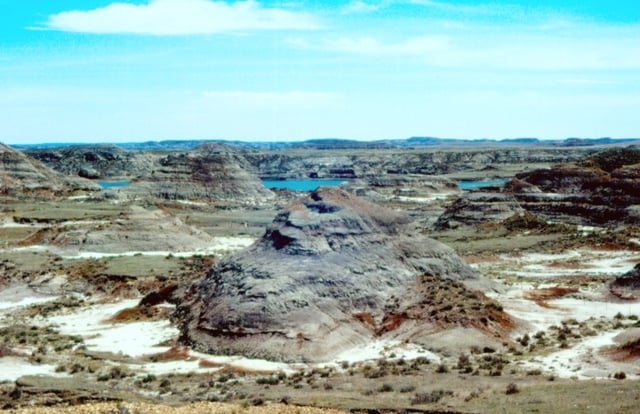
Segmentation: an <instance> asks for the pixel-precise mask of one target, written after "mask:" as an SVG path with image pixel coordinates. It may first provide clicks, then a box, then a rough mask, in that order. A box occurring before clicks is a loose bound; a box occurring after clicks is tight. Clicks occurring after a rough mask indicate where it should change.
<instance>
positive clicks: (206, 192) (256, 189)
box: [126, 144, 274, 204]
mask: <svg viewBox="0 0 640 414" xmlns="http://www.w3.org/2000/svg"><path fill="white" fill-rule="evenodd" d="M126 191H127V192H129V193H134V194H145V195H151V196H153V197H158V198H161V199H164V200H204V201H209V202H212V201H213V202H225V203H231V204H259V203H261V202H264V201H267V200H271V199H272V198H273V197H274V194H273V193H272V192H271V191H270V190H268V189H267V188H265V187H264V186H263V185H262V182H261V181H260V180H259V179H258V177H257V176H256V175H255V174H254V173H253V169H252V167H251V165H249V164H248V163H247V161H246V160H245V159H244V158H243V157H242V156H241V155H239V154H238V153H237V152H235V151H234V150H233V149H231V148H229V147H226V146H223V145H215V144H212V145H207V146H204V147H201V148H198V149H196V150H193V151H190V152H185V153H177V154H168V155H165V156H163V157H161V158H160V159H159V160H158V161H157V163H156V164H155V165H154V168H153V169H152V170H150V171H147V172H146V173H145V175H143V176H140V177H137V178H136V179H134V180H133V181H132V183H131V186H130V187H129V188H127V189H126Z"/></svg>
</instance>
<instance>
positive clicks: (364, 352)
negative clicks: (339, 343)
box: [333, 340, 440, 364]
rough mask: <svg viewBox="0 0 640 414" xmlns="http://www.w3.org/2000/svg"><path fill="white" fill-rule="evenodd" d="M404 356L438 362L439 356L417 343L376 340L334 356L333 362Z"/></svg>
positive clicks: (408, 358)
mask: <svg viewBox="0 0 640 414" xmlns="http://www.w3.org/2000/svg"><path fill="white" fill-rule="evenodd" d="M391 357H393V358H404V359H407V360H411V359H416V358H419V357H425V358H427V359H429V360H430V361H435V362H439V361H440V357H439V356H438V355H436V354H434V353H433V352H429V351H427V350H425V349H423V348H422V347H421V346H419V345H415V344H409V343H405V342H401V341H384V340H377V341H372V342H371V343H369V344H367V345H365V346H359V347H355V348H353V349H349V350H348V351H345V352H342V353H340V354H339V355H338V356H336V357H335V358H334V361H333V362H334V363H336V364H339V363H340V362H343V361H346V362H349V363H354V362H364V361H370V360H375V359H380V358H391Z"/></svg>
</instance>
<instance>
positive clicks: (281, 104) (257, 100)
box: [202, 91, 339, 109]
mask: <svg viewBox="0 0 640 414" xmlns="http://www.w3.org/2000/svg"><path fill="white" fill-rule="evenodd" d="M202 95H203V96H204V97H205V98H206V99H208V100H212V101H214V102H216V103H223V104H226V105H233V106H238V107H247V108H249V107H250V108H289V109H297V108H311V107H319V106H327V105H331V104H334V103H336V102H337V101H338V99H339V96H338V95H336V94H335V93H331V92H309V91H288V92H253V91H205V92H203V93H202Z"/></svg>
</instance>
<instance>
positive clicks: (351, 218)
mask: <svg viewBox="0 0 640 414" xmlns="http://www.w3.org/2000/svg"><path fill="white" fill-rule="evenodd" d="M479 282H481V278H480V277H479V276H478V275H477V274H475V273H474V272H473V270H472V269H471V268H470V267H469V266H467V265H466V264H465V263H464V262H463V261H462V260H461V259H460V258H459V257H458V256H457V255H456V254H455V253H454V251H453V250H452V249H450V248H449V247H447V246H445V245H443V244H441V243H439V242H437V241H435V240H433V239H430V238H428V237H426V236H423V235H421V234H417V233H416V232H414V231H412V229H411V227H410V225H409V223H407V219H406V218H405V217H404V216H403V215H400V214H399V213H397V212H394V211H391V210H388V209H385V208H382V207H380V206H377V205H375V204H372V203H369V202H366V201H364V200H361V199H359V198H358V197H356V196H353V195H351V194H350V193H347V192H345V191H342V190H339V189H327V188H321V189H319V190H317V191H315V192H313V193H311V194H310V195H309V196H306V197H303V198H301V199H299V200H297V201H296V202H294V203H293V204H291V205H290V206H289V207H288V208H287V209H285V210H284V211H282V212H281V213H279V214H278V216H277V217H276V218H275V220H274V221H273V223H272V224H271V226H270V227H269V228H268V229H267V230H266V232H265V234H264V236H263V237H262V238H261V239H259V240H258V241H257V242H256V243H255V244H253V245H252V246H251V247H249V248H248V249H246V250H245V251H243V252H240V253H238V254H236V255H234V256H232V257H230V258H228V259H226V260H224V261H222V262H220V263H219V264H217V265H216V266H215V267H214V268H212V269H211V271H210V272H209V274H208V275H207V276H206V277H205V278H204V279H202V280H201V281H198V282H196V283H195V284H194V285H193V286H192V287H191V288H190V289H189V290H188V293H187V294H186V296H185V298H184V302H183V303H182V304H181V306H180V307H179V308H178V312H177V317H178V318H179V319H180V320H181V321H182V323H183V328H182V329H183V339H184V340H185V341H186V342H187V343H189V344H190V345H192V346H195V347H196V348H198V349H200V350H203V351H207V352H215V353H232V354H236V353H240V354H245V355H249V356H259V357H268V358H273V359H279V360H286V361H322V360H328V359H331V358H333V357H335V356H336V355H338V354H339V353H340V352H341V351H345V350H347V349H350V348H353V347H356V346H361V345H364V344H367V343H369V342H370V341H371V340H372V339H375V338H395V339H401V340H407V341H411V340H416V341H427V342H428V340H427V339H425V338H426V337H427V336H428V334H429V333H434V332H440V331H442V330H443V329H448V328H452V327H465V328H470V329H474V330H477V331H479V332H483V333H484V334H486V335H487V337H489V338H492V339H493V340H500V338H504V334H505V332H506V331H507V330H508V329H509V327H510V324H511V322H510V319H509V318H508V317H507V316H506V315H504V314H503V313H502V311H501V308H500V306H499V305H497V304H496V303H495V302H493V301H491V300H489V299H487V298H486V297H485V296H484V295H483V294H482V293H480V292H477V291H474V290H473V289H470V288H469V287H468V285H472V284H478V283H479Z"/></svg>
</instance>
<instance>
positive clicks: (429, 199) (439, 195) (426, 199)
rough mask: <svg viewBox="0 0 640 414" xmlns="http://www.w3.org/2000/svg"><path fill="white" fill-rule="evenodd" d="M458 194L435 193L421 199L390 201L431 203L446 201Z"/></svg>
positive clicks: (395, 199)
mask: <svg viewBox="0 0 640 414" xmlns="http://www.w3.org/2000/svg"><path fill="white" fill-rule="evenodd" d="M458 194H459V193H436V194H430V195H428V196H426V197H425V196H422V197H412V196H397V197H393V198H392V200H394V201H400V202H403V203H431V202H433V201H437V200H446V199H447V198H449V197H453V196H456V195H458Z"/></svg>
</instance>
